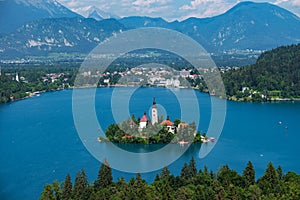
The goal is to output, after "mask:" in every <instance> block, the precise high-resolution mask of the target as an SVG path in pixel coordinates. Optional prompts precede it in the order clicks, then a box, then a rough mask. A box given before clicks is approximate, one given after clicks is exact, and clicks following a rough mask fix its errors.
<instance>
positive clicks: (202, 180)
mask: <svg viewBox="0 0 300 200" xmlns="http://www.w3.org/2000/svg"><path fill="white" fill-rule="evenodd" d="M58 199H61V200H100V199H128V200H129V199H132V200H135V199H136V200H141V199H166V200H167V199H180V200H184V199H195V200H202V199H203V200H206V199H216V200H221V199H253V200H259V199H260V200H274V199H275V200H276V199H282V200H283V199H291V200H292V199H295V200H299V199H300V175H298V174H296V173H294V172H288V173H286V174H284V173H283V171H282V168H281V167H280V166H278V168H277V169H276V168H274V166H273V164H272V163H271V162H270V163H269V164H268V166H267V168H266V170H265V173H264V174H263V175H262V176H261V177H259V178H258V179H257V180H256V179H255V170H254V166H253V165H252V163H251V162H250V161H249V162H248V164H247V166H246V167H245V169H244V170H243V173H242V174H238V173H237V172H236V171H234V170H232V169H230V168H229V166H228V165H225V166H221V167H220V169H219V170H218V171H217V172H213V171H209V170H208V168H207V167H206V166H204V169H203V170H202V169H201V170H199V171H198V169H197V168H196V164H195V160H194V158H192V159H191V160H190V162H189V163H185V164H184V166H183V167H182V169H181V173H180V175H179V176H174V175H172V174H171V173H170V170H169V169H168V167H164V168H163V169H162V171H161V173H160V174H157V175H156V177H155V180H154V181H153V182H152V183H147V182H146V181H145V180H143V179H142V177H141V174H139V173H137V174H136V177H135V178H131V179H130V180H129V181H128V182H127V181H125V179H124V178H120V179H119V180H117V181H116V182H114V181H113V176H112V169H111V168H110V166H109V163H108V162H107V161H106V160H104V162H103V164H102V165H101V167H100V169H99V172H98V177H97V180H96V181H93V182H91V183H89V181H88V177H87V175H86V173H85V171H84V169H82V170H81V171H80V172H78V173H77V174H76V177H75V183H74V185H73V183H72V179H71V176H70V175H69V174H68V175H67V176H66V178H65V181H64V182H62V183H59V182H58V181H54V182H53V183H52V184H46V185H45V186H44V190H43V191H42V193H41V196H40V200H58Z"/></svg>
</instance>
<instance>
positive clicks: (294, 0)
mask: <svg viewBox="0 0 300 200" xmlns="http://www.w3.org/2000/svg"><path fill="white" fill-rule="evenodd" d="M274 4H276V5H281V4H289V5H293V6H300V0H277V1H275V2H274Z"/></svg>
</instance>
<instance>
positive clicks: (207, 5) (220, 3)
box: [179, 0, 237, 19]
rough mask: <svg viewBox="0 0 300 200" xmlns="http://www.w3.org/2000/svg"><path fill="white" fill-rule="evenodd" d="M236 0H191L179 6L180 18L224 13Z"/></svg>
mask: <svg viewBox="0 0 300 200" xmlns="http://www.w3.org/2000/svg"><path fill="white" fill-rule="evenodd" d="M236 3H237V2H236V1H224V0H192V1H190V3H189V4H185V5H183V6H181V7H180V8H179V10H180V11H181V12H182V14H183V16H181V19H184V18H188V17H202V18H203V17H211V16H215V15H219V14H221V13H224V12H225V11H227V10H228V9H230V8H231V7H232V6H233V5H234V4H236Z"/></svg>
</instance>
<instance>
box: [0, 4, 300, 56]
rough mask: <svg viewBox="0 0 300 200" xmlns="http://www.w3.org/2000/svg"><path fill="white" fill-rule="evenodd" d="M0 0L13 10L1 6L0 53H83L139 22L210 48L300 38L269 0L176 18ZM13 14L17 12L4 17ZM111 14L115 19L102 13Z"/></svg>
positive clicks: (296, 24) (297, 22)
mask: <svg viewBox="0 0 300 200" xmlns="http://www.w3.org/2000/svg"><path fill="white" fill-rule="evenodd" d="M0 6H1V11H2V10H3V9H2V6H4V7H5V6H6V7H7V6H12V7H13V8H16V10H17V11H18V12H17V13H9V12H6V13H3V12H1V17H0V19H1V20H0V30H1V32H2V33H1V36H0V57H1V58H11V57H15V56H18V57H22V56H27V55H46V54H47V53H49V52H64V53H71V52H80V53H88V52H89V51H90V50H91V49H93V47H95V46H96V45H97V44H99V43H100V42H102V41H103V40H105V39H106V38H107V37H110V36H112V35H113V34H116V33H120V32H122V31H124V30H129V29H134V28H141V27H162V28H169V29H173V30H176V31H179V32H182V33H184V34H186V35H188V36H190V37H191V38H193V39H194V40H196V41H197V42H199V43H200V44H201V45H202V46H203V47H204V48H205V49H206V50H207V51H209V52H211V53H223V52H235V51H239V50H249V49H252V50H262V51H263V50H268V49H272V48H275V47H277V46H281V45H288V44H297V43H299V42H300V31H299V30H300V18H299V17H297V16H296V15H294V14H293V13H291V12H289V11H287V10H285V9H283V8H280V7H278V6H275V5H272V4H269V3H253V2H242V3H239V4H237V5H236V6H234V7H233V8H231V9H230V10H228V11H227V12H225V13H224V14H221V15H218V16H215V17H210V18H189V19H186V20H184V21H181V22H179V21H173V22H167V21H165V20H164V19H162V18H150V17H136V16H132V17H125V18H122V19H118V18H117V17H116V16H112V15H104V14H103V13H102V14H101V10H98V9H97V8H94V7H89V8H87V9H86V13H85V16H81V15H79V14H77V13H74V12H72V11H70V10H68V9H67V8H66V7H64V6H62V5H61V4H59V3H58V2H57V1H56V0H4V1H2V2H1V1H0ZM14 12H15V11H14ZM26 13H30V14H26ZM13 15H16V16H18V17H16V16H15V17H14V19H15V20H11V19H9V18H12V16H13ZM21 16H26V17H23V18H22V17H21ZM86 17H87V18H86ZM113 17H115V18H117V19H104V18H113ZM21 18H22V20H21ZM93 18H95V19H93ZM16 19H17V20H16ZM25 21H26V22H25ZM21 24H22V25H21ZM16 27H18V28H16Z"/></svg>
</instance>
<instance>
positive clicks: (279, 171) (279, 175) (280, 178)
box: [276, 165, 283, 180]
mask: <svg viewBox="0 0 300 200" xmlns="http://www.w3.org/2000/svg"><path fill="white" fill-rule="evenodd" d="M276 171H277V174H278V179H279V180H282V179H283V173H282V168H281V166H280V165H279V166H278V167H277V170H276Z"/></svg>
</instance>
